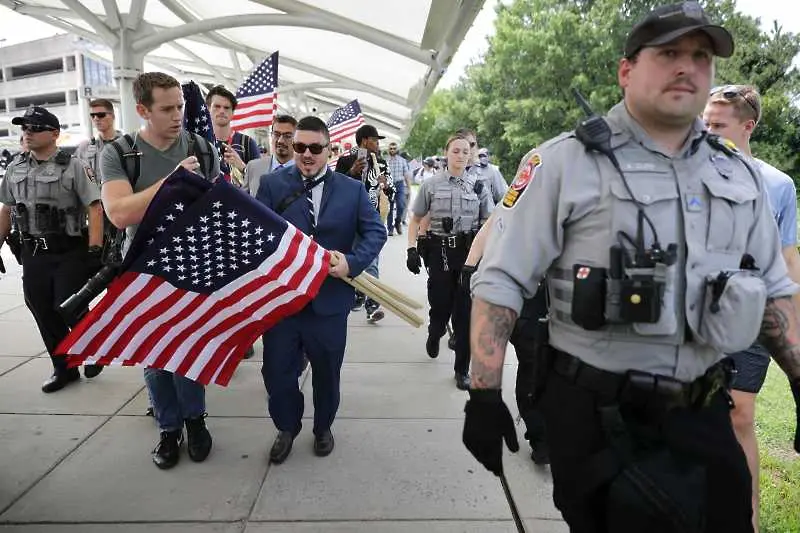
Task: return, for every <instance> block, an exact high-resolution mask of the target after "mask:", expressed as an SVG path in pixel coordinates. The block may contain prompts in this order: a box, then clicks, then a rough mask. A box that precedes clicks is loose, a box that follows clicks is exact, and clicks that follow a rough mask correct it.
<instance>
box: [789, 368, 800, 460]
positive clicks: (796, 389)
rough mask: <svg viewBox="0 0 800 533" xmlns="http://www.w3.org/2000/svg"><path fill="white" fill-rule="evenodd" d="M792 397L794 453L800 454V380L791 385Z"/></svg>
mask: <svg viewBox="0 0 800 533" xmlns="http://www.w3.org/2000/svg"><path fill="white" fill-rule="evenodd" d="M790 385H791V388H792V395H793V396H794V408H795V418H796V420H795V426H794V451H796V452H797V453H800V379H796V380H794V381H793V382H792V383H791V384H790Z"/></svg>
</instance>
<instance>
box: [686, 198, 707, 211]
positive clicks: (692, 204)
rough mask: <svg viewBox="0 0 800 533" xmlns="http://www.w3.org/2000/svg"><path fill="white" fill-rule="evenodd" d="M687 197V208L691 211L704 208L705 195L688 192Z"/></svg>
mask: <svg viewBox="0 0 800 533" xmlns="http://www.w3.org/2000/svg"><path fill="white" fill-rule="evenodd" d="M685 198H686V210H687V211H689V212H690V213H697V212H698V211H702V210H703V197H702V196H701V195H699V194H687V195H685Z"/></svg>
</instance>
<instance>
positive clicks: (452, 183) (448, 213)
mask: <svg viewBox="0 0 800 533" xmlns="http://www.w3.org/2000/svg"><path fill="white" fill-rule="evenodd" d="M475 183H476V180H475V177H474V176H472V175H470V174H468V173H467V174H465V175H464V177H463V178H455V177H453V176H450V175H449V174H447V173H444V172H442V173H440V174H437V175H436V176H434V177H432V178H430V179H427V180H425V181H424V182H422V185H420V187H419V190H418V191H417V196H416V197H415V198H414V206H413V208H412V212H413V213H414V214H415V215H416V216H418V217H420V218H421V217H424V216H425V215H427V214H428V213H430V214H431V231H432V232H433V233H434V234H435V235H439V236H442V235H447V234H448V233H447V232H446V231H444V228H443V227H442V219H443V218H445V217H452V219H453V229H452V231H451V232H450V234H456V233H462V232H468V231H475V230H478V229H479V228H480V227H481V224H483V223H484V222H486V220H487V219H488V218H489V215H490V214H491V212H492V201H491V198H490V197H489V191H488V190H487V188H486V187H483V188H482V190H481V192H480V193H476V192H475Z"/></svg>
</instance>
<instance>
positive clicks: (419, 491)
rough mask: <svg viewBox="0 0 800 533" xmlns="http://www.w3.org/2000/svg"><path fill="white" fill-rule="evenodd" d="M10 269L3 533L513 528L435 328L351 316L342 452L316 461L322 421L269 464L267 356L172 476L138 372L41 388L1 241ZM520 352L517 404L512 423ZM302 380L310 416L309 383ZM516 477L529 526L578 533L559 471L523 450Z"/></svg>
mask: <svg viewBox="0 0 800 533" xmlns="http://www.w3.org/2000/svg"><path fill="white" fill-rule="evenodd" d="M405 243H406V239H405V235H403V236H396V237H390V239H389V242H388V244H387V246H386V248H385V249H384V252H383V254H382V261H381V263H382V265H381V267H382V279H383V280H384V281H386V282H388V283H390V284H391V285H392V286H394V287H397V288H400V289H402V290H404V291H406V292H407V293H408V294H409V295H411V296H413V297H414V298H417V299H418V300H420V301H425V276H424V275H422V276H413V275H412V274H409V273H408V271H406V269H405V248H406V246H405ZM2 253H3V260H4V261H5V264H6V266H7V267H9V273H8V274H6V275H0V533H7V532H11V531H14V532H17V531H19V532H24V533H34V532H37V533H38V532H42V533H45V532H46V533H55V532H59V533H61V532H65V533H79V532H80V533H84V532H85V533H100V532H103V533H105V532H110V533H122V532H126V533H127V532H139V531H147V532H153V533H179V532H180V533H183V532H187V533H188V532H192V533H210V532H220V533H223V532H224V533H238V532H246V533H267V532H270V533H281V532H317V531H321V532H337V533H338V532H351V531H352V532H378V533H394V532H406V531H408V532H412V531H413V532H441V533H444V532H474V533H495V532H498V533H499V532H514V531H516V529H515V527H514V524H513V522H512V521H511V513H510V511H509V506H508V502H507V501H506V498H505V496H504V494H503V491H502V488H501V485H500V482H499V480H498V479H497V478H495V477H494V476H493V475H491V474H489V473H488V472H487V471H486V470H485V469H484V468H483V467H482V466H481V465H480V464H478V462H477V461H475V459H473V458H472V456H471V455H469V453H468V452H467V451H466V449H465V448H464V446H463V445H462V443H461V429H462V425H463V408H464V402H465V400H466V394H465V393H464V392H461V391H458V390H457V389H456V388H455V384H454V382H453V368H452V365H453V354H452V352H450V351H449V350H447V348H446V346H445V342H444V340H443V341H442V355H440V356H439V358H438V359H436V360H431V359H429V358H428V357H427V355H426V354H425V349H424V344H425V334H426V332H425V330H424V327H423V328H421V329H419V330H415V329H414V328H412V327H411V326H408V325H406V324H405V323H404V322H402V321H401V320H400V319H399V318H397V317H395V316H393V315H389V316H387V318H386V319H385V320H384V321H382V322H381V323H380V324H379V325H369V324H367V323H366V320H365V315H364V313H363V311H362V312H360V313H356V314H353V315H351V317H350V325H349V332H348V334H349V336H348V350H347V355H346V357H345V364H344V369H343V374H342V403H341V408H340V410H339V415H338V418H337V420H336V422H335V424H334V427H333V431H334V434H335V436H336V449H335V450H334V452H333V454H332V455H331V456H330V457H327V458H324V459H320V458H317V457H315V456H314V455H313V452H312V439H313V437H312V434H311V420H310V419H309V420H307V421H306V422H305V424H304V428H303V431H302V433H301V434H300V435H299V436H298V438H297V440H296V441H295V446H294V450H293V452H292V455H291V456H290V457H289V459H288V460H287V461H286V462H285V463H284V464H282V465H276V466H271V465H269V464H268V462H267V454H268V450H269V446H270V445H271V443H272V440H273V438H274V435H275V429H274V427H273V425H272V423H271V422H270V420H268V419H267V416H266V414H265V411H266V406H265V392H264V387H263V384H262V381H261V374H260V354H261V346H260V344H259V345H258V346H257V349H256V352H257V354H258V356H257V360H256V359H252V360H250V361H245V362H243V363H242V364H241V365H240V367H239V369H238V370H237V372H236V375H235V376H234V379H233V381H232V382H231V384H230V386H228V387H227V388H221V387H217V386H211V387H209V388H208V394H207V405H208V414H209V418H208V420H207V421H208V426H209V429H210V430H211V433H212V434H213V437H214V449H213V451H212V452H211V456H210V457H209V458H208V460H207V461H206V462H204V463H199V464H198V463H193V462H192V461H190V460H189V459H188V456H187V455H186V453H185V449H184V453H183V454H182V459H181V462H180V464H178V466H177V467H175V468H174V469H172V470H169V471H160V470H158V469H157V468H156V467H155V466H154V465H153V464H152V462H151V460H150V451H151V450H152V448H153V447H154V446H155V443H156V441H157V439H158V430H157V427H156V425H155V424H154V422H153V419H152V418H148V417H145V416H144V411H145V408H146V405H147V392H146V391H145V390H144V386H143V380H142V372H141V370H140V369H136V368H117V367H112V368H108V369H106V370H105V372H103V373H102V374H101V375H100V376H99V377H98V378H96V379H94V380H87V379H85V378H83V379H82V380H81V382H80V383H77V384H74V385H72V386H69V387H67V388H66V389H64V390H63V391H60V392H58V393H55V394H51V395H45V394H43V393H42V392H41V391H40V389H39V387H40V385H41V382H42V381H43V380H44V379H45V378H46V377H47V376H48V375H49V374H50V368H51V367H50V362H49V360H48V357H47V354H46V353H45V351H44V346H43V345H42V342H41V340H40V338H39V334H38V331H37V330H36V327H35V325H34V322H33V319H32V317H31V315H30V313H29V312H28V310H27V309H26V307H25V305H24V303H23V298H22V283H21V272H20V269H19V267H17V265H16V262H15V261H14V260H13V259H12V258H11V257H10V255H9V253H8V249H7V248H3V251H2ZM515 365H516V359H515V357H514V355H513V353H509V357H508V366H507V368H506V372H505V379H506V386H505V396H506V398H507V402H508V404H509V407H510V408H511V409H512V412H513V414H514V415H515V416H516V407H515V406H514V402H513V384H514V376H515V370H516V369H515ZM307 378H308V376H304V377H303V380H304V383H303V391H304V392H305V394H306V411H305V412H306V417H309V416H310V415H311V413H312V407H311V380H310V379H307ZM518 429H519V437H520V441H521V446H522V450H521V451H520V453H518V454H516V455H512V454H507V457H506V459H505V465H506V471H507V475H508V478H509V483H510V485H511V488H512V492H513V496H514V499H515V500H516V502H517V504H518V506H519V508H520V511H521V513H522V515H523V517H524V518H525V521H526V525H527V529H528V531H529V532H541V533H551V532H566V531H568V529H567V527H566V526H565V524H564V523H563V522H562V521H561V519H560V514H559V513H558V512H557V511H556V509H555V508H554V507H553V504H552V501H551V490H552V485H551V482H550V475H549V471H548V470H547V469H541V468H538V467H536V466H535V465H534V464H533V463H532V461H531V460H530V457H529V455H528V454H529V449H528V446H527V443H525V442H524V441H522V433H523V429H522V426H519V427H518Z"/></svg>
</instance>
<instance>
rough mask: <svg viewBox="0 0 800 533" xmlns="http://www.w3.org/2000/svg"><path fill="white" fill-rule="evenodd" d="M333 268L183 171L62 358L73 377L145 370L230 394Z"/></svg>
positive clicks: (234, 193)
mask: <svg viewBox="0 0 800 533" xmlns="http://www.w3.org/2000/svg"><path fill="white" fill-rule="evenodd" d="M329 261H330V253H329V252H328V251H327V250H325V249H324V248H322V247H320V246H319V245H318V244H317V243H315V242H314V241H313V240H311V238H309V237H308V236H307V235H305V234H304V233H302V232H301V231H299V230H298V229H297V228H295V227H294V226H292V225H291V224H289V223H287V222H286V221H285V220H284V219H283V218H281V217H280V216H278V215H277V214H275V213H274V212H273V211H271V210H270V209H269V208H267V207H266V206H264V205H263V204H261V203H259V202H257V201H256V200H255V199H253V198H250V197H249V196H247V195H244V194H242V193H241V192H240V191H238V190H236V188H235V187H234V186H232V185H231V184H229V183H228V182H226V181H224V180H218V181H217V182H216V183H214V184H211V183H209V182H207V181H206V180H204V179H202V178H201V177H200V176H197V175H196V174H194V173H191V172H189V171H187V170H185V169H183V168H179V169H177V170H176V171H175V172H173V173H172V174H171V175H170V177H169V178H168V179H167V180H166V181H165V182H164V184H163V185H162V187H161V189H160V190H159V192H158V193H157V194H156V196H155V197H154V198H153V201H152V202H151V204H150V207H149V208H148V210H147V213H146V214H145V217H144V220H143V223H142V224H141V225H140V227H139V229H138V231H137V233H136V236H135V238H134V240H133V242H132V243H131V248H130V250H129V252H128V254H127V255H126V257H125V261H124V262H123V265H122V267H121V274H120V275H119V276H118V277H117V278H116V279H115V280H114V281H113V282H112V283H111V285H110V286H109V288H108V290H107V293H106V295H105V296H104V297H103V298H102V299H101V301H100V302H99V303H98V304H97V305H96V306H95V307H94V308H93V309H92V310H91V311H90V312H89V313H88V314H87V315H86V317H85V318H84V319H83V320H81V322H80V323H79V324H78V325H77V326H76V327H75V328H74V329H73V330H72V331H71V332H70V334H69V335H68V336H67V338H66V339H65V340H64V341H63V342H62V343H61V344H60V345H59V347H58V352H57V353H59V354H65V355H67V354H68V355H69V365H70V366H72V367H74V366H78V365H81V364H101V365H123V366H134V365H139V366H146V367H153V368H161V369H165V370H169V371H172V372H175V373H177V374H180V375H183V376H186V377H188V378H190V379H193V380H195V381H198V382H199V383H203V384H208V383H211V382H213V383H216V384H218V385H223V386H224V385H227V384H228V382H229V381H230V379H231V376H232V375H233V372H234V371H235V369H236V366H237V365H238V364H239V362H240V361H241V359H242V357H243V356H244V353H245V351H246V350H247V348H248V347H250V346H252V344H253V342H255V340H256V339H257V338H258V337H259V336H260V335H261V334H262V333H263V332H264V331H266V330H267V329H269V328H270V327H271V326H273V325H274V324H275V323H277V322H278V321H279V320H281V319H282V318H284V317H286V316H289V315H291V314H293V313H295V312H297V311H299V310H300V309H302V308H303V307H304V306H305V305H306V304H307V303H308V302H309V301H310V300H311V299H312V298H313V297H314V296H315V295H316V294H317V292H318V291H319V288H320V286H321V285H322V282H323V281H324V279H325V276H327V273H328V267H329Z"/></svg>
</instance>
